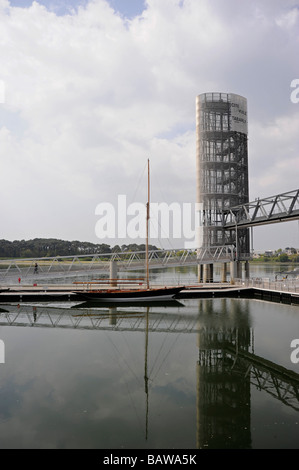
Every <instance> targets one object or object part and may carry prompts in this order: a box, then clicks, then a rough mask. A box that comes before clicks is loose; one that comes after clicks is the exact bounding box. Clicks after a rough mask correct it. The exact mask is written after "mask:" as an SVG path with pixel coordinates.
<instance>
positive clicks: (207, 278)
mask: <svg viewBox="0 0 299 470" xmlns="http://www.w3.org/2000/svg"><path fill="white" fill-rule="evenodd" d="M213 268H214V265H213V264H204V268H203V282H213Z"/></svg>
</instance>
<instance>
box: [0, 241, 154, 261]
mask: <svg viewBox="0 0 299 470" xmlns="http://www.w3.org/2000/svg"><path fill="white" fill-rule="evenodd" d="M149 249H151V250H157V247H155V246H154V245H150V246H149ZM144 250H145V245H144V244H141V245H138V244H135V243H133V244H129V245H121V246H119V245H116V246H114V247H111V246H110V245H107V244H106V243H91V242H81V241H78V240H74V241H67V240H59V239H56V238H34V239H33V240H14V241H9V240H0V258H44V257H53V256H74V255H88V254H98V253H100V254H101V253H112V252H119V251H129V252H130V251H144Z"/></svg>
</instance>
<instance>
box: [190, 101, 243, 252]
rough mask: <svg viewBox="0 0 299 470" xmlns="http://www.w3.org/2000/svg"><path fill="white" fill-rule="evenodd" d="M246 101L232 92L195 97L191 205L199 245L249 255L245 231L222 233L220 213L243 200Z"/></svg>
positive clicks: (223, 231) (236, 230)
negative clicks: (195, 209)
mask: <svg viewBox="0 0 299 470" xmlns="http://www.w3.org/2000/svg"><path fill="white" fill-rule="evenodd" d="M247 135H248V125H247V100H246V98H244V97H242V96H239V95H235V94H233V93H203V94H201V95H199V96H197V98H196V164H197V170H196V171H197V175H196V178H197V203H200V208H201V213H202V225H201V231H202V233H201V234H200V236H199V238H200V240H201V246H205V247H206V246H218V245H235V247H236V252H237V253H238V259H241V258H242V254H243V255H245V254H247V253H249V231H248V229H242V230H241V229H237V228H236V229H235V230H224V229H223V228H222V215H223V211H224V210H227V209H228V208H230V207H233V206H236V205H239V204H243V203H246V202H249V192H248V152H247Z"/></svg>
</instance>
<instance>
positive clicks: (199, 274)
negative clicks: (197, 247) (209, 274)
mask: <svg viewBox="0 0 299 470" xmlns="http://www.w3.org/2000/svg"><path fill="white" fill-rule="evenodd" d="M197 279H198V282H203V264H199V265H198V266H197Z"/></svg>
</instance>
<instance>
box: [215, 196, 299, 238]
mask: <svg viewBox="0 0 299 470" xmlns="http://www.w3.org/2000/svg"><path fill="white" fill-rule="evenodd" d="M297 219H299V189H296V190H294V191H288V192H286V193H281V194H277V195H276V196H271V197H266V198H263V199H256V200H255V201H252V202H247V203H244V204H240V205H238V206H235V207H231V208H229V209H228V210H226V211H224V212H223V227H224V228H226V229H234V228H235V227H236V225H237V227H239V228H246V227H253V226H256V225H265V224H270V223H278V222H286V221H289V220H297Z"/></svg>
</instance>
